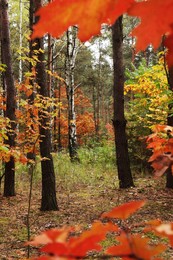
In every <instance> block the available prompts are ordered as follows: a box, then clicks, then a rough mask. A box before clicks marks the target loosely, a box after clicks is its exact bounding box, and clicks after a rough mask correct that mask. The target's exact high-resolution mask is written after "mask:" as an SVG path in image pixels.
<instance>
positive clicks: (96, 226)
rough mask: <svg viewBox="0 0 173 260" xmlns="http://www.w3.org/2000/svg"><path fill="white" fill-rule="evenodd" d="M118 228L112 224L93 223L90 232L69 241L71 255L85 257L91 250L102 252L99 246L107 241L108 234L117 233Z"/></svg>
mask: <svg viewBox="0 0 173 260" xmlns="http://www.w3.org/2000/svg"><path fill="white" fill-rule="evenodd" d="M117 230H118V227H117V226H116V225H114V224H112V223H106V224H103V223H102V222H100V221H96V222H95V223H93V225H92V227H91V229H90V230H87V231H84V232H83V233H82V234H81V235H80V236H79V237H75V238H71V239H70V240H69V248H70V249H69V252H68V254H69V255H72V256H75V255H77V256H81V257H82V256H85V255H86V253H87V252H88V251H90V250H97V251H100V250H101V249H102V247H101V246H100V245H99V244H98V243H99V242H101V241H102V240H103V239H105V237H106V234H107V233H108V232H110V231H111V232H113V231H114V232H115V231H117Z"/></svg>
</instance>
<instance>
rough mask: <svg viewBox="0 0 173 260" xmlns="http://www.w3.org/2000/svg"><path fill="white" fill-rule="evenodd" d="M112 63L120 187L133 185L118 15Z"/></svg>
mask: <svg viewBox="0 0 173 260" xmlns="http://www.w3.org/2000/svg"><path fill="white" fill-rule="evenodd" d="M112 40H113V64H114V89H113V95H114V119H113V125H114V130H115V146H116V159H117V168H118V179H119V187H120V188H128V187H131V186H134V183H133V179H132V174H131V170H130V161H129V155H128V144H127V138H126V119H125V116H124V66H123V26H122V17H119V18H118V20H117V21H116V22H115V24H114V25H113V26H112Z"/></svg>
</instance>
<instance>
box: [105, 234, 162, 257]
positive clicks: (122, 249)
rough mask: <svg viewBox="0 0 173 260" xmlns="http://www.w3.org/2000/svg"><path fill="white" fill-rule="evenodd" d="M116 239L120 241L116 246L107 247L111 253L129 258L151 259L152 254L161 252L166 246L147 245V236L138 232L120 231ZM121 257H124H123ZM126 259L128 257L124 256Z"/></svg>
mask: <svg viewBox="0 0 173 260" xmlns="http://www.w3.org/2000/svg"><path fill="white" fill-rule="evenodd" d="M117 240H118V241H119V242H120V244H119V245H117V246H112V247H110V248H108V249H107V253H108V254H111V255H117V256H118V255H121V256H129V258H130V259H146V260H149V259H152V258H153V257H154V256H156V255H158V254H160V253H162V252H163V251H165V249H166V248H167V247H166V246H165V245H162V244H159V245H157V246H149V245H148V242H149V241H150V240H149V239H148V238H144V237H141V235H139V234H135V235H130V234H128V235H127V234H126V233H124V232H123V233H122V234H121V235H120V236H119V237H118V238H117ZM123 259H125V258H124V257H123ZM126 259H128V257H126Z"/></svg>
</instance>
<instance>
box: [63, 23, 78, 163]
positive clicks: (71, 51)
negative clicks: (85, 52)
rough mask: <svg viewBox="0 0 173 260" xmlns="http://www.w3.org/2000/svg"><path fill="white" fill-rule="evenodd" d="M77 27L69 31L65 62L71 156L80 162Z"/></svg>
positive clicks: (70, 28)
mask: <svg viewBox="0 0 173 260" xmlns="http://www.w3.org/2000/svg"><path fill="white" fill-rule="evenodd" d="M77 31H78V28H77V27H76V26H71V27H69V29H68V30H67V52H66V61H65V81H66V89H67V101H68V135H69V154H70V158H71V160H72V161H73V160H79V158H78V154H77V134H76V114H75V103H74V93H75V85H74V68H75V61H76V55H77V52H78V46H77Z"/></svg>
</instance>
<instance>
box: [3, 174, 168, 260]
mask: <svg viewBox="0 0 173 260" xmlns="http://www.w3.org/2000/svg"><path fill="white" fill-rule="evenodd" d="M26 179H27V177H26V176H25V177H22V179H20V183H19V184H18V185H17V187H16V191H17V194H16V196H15V197H11V198H5V197H3V196H2V194H0V259H1V260H5V259H8V260H11V259H26V258H27V247H26V246H25V245H24V243H25V242H26V241H27V211H28V197H29V184H28V182H27V181H26ZM110 180H111V177H110ZM67 182H68V181H67ZM135 183H136V187H135V188H130V189H125V190H120V189H118V188H117V187H113V186H111V185H110V186H109V185H107V184H105V183H104V179H103V178H101V177H100V178H99V180H98V181H97V182H93V183H89V184H86V183H85V184H84V183H77V182H75V185H74V184H73V185H72V186H68V189H66V188H65V187H64V186H63V185H60V183H59V185H58V186H57V199H58V204H59V211H53V212H41V211H40V210H39V207H40V196H41V194H40V182H39V181H36V182H34V185H33V191H32V204H31V212H30V232H31V237H33V236H35V235H37V234H39V233H40V232H41V231H44V230H45V229H49V228H59V227H61V226H63V225H76V224H81V225H83V226H84V228H86V227H88V226H89V224H90V223H91V222H92V221H93V220H96V219H98V218H99V216H100V215H101V213H103V212H105V211H108V210H110V209H111V208H113V207H115V206H117V205H120V204H122V203H124V202H127V201H131V200H143V199H147V201H148V203H147V205H146V206H144V207H143V208H142V209H141V210H139V211H138V212H137V213H135V214H134V215H133V216H132V217H131V218H130V219H129V225H133V224H134V223H139V222H143V221H145V220H151V219H156V218H157V219H158V218H160V219H161V220H164V221H172V220H173V191H172V190H170V189H165V188H164V185H165V184H164V179H163V178H162V179H159V180H154V179H153V178H152V177H145V178H144V177H143V178H137V179H136V180H135ZM106 185H107V186H106ZM116 185H117V184H116ZM69 187H70V188H69ZM1 193H2V189H1ZM35 253H36V251H34V249H31V251H30V256H33V254H35ZM165 259H173V254H172V253H171V252H169V254H168V256H167V255H166V256H165Z"/></svg>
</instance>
